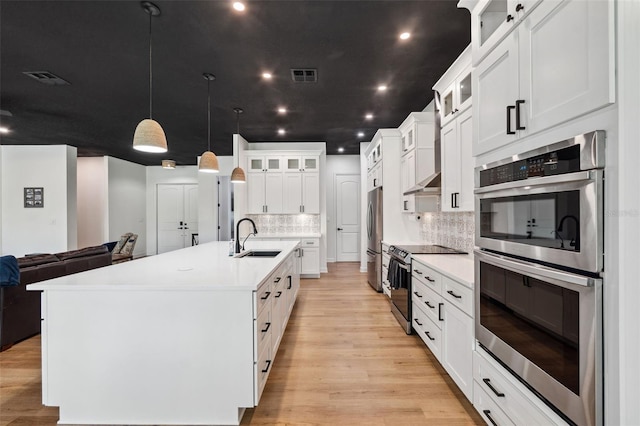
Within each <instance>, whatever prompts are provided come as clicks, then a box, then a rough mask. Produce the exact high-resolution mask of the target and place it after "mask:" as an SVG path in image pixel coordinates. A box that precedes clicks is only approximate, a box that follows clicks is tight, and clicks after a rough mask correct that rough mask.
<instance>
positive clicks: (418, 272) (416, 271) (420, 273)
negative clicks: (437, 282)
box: [413, 269, 422, 275]
mask: <svg viewBox="0 0 640 426" xmlns="http://www.w3.org/2000/svg"><path fill="white" fill-rule="evenodd" d="M413 272H415V273H416V274H418V275H422V272H420V271H418V270H417V269H414V270H413Z"/></svg>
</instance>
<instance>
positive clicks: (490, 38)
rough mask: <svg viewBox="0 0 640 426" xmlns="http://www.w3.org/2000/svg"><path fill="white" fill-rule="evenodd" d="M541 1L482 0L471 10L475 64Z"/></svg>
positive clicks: (473, 58) (473, 59)
mask: <svg viewBox="0 0 640 426" xmlns="http://www.w3.org/2000/svg"><path fill="white" fill-rule="evenodd" d="M540 1H541V0H480V1H479V2H478V4H477V5H476V6H475V7H474V8H473V10H472V11H471V46H472V61H473V65H478V63H479V62H480V61H481V60H482V58H484V57H485V56H487V54H488V53H489V52H491V50H492V49H493V48H494V47H496V45H497V44H498V43H499V42H500V41H501V40H502V39H504V37H505V36H506V35H507V34H508V33H509V32H510V31H511V30H512V29H513V28H514V27H515V26H516V24H517V23H518V22H520V21H521V20H522V19H524V17H525V16H526V15H527V14H529V13H530V12H531V11H532V10H533V9H534V8H535V6H537V5H538V3H540Z"/></svg>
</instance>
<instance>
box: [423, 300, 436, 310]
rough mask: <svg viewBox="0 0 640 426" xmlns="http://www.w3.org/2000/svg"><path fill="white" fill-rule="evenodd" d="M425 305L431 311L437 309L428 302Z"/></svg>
mask: <svg viewBox="0 0 640 426" xmlns="http://www.w3.org/2000/svg"><path fill="white" fill-rule="evenodd" d="M424 304H425V305H427V306H428V307H429V308H430V309H433V308H435V306H433V305H432V304H431V303H429V301H428V300H427V301H426V302H424Z"/></svg>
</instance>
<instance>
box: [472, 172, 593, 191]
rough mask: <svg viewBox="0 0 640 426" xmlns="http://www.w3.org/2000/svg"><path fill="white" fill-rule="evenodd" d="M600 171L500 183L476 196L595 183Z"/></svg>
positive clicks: (477, 189) (482, 189)
mask: <svg viewBox="0 0 640 426" xmlns="http://www.w3.org/2000/svg"><path fill="white" fill-rule="evenodd" d="M598 172H599V170H587V171H582V172H575V173H568V174H565V175H554V176H543V177H537V178H531V179H524V180H518V181H515V182H505V183H498V184H495V185H490V186H485V187H482V188H476V189H475V190H474V191H473V192H474V193H475V194H486V193H487V192H496V191H502V190H506V189H520V188H524V189H529V188H533V187H535V186H551V185H564V184H574V185H573V186H574V187H575V183H580V182H593V181H595V180H597V179H598V178H599V173H598Z"/></svg>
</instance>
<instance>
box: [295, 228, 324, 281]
mask: <svg viewBox="0 0 640 426" xmlns="http://www.w3.org/2000/svg"><path fill="white" fill-rule="evenodd" d="M300 262H301V267H300V275H304V276H305V277H307V278H311V277H313V278H319V277H320V240H319V239H318V238H303V239H302V240H301V241H300Z"/></svg>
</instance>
